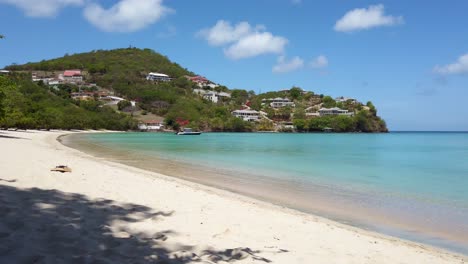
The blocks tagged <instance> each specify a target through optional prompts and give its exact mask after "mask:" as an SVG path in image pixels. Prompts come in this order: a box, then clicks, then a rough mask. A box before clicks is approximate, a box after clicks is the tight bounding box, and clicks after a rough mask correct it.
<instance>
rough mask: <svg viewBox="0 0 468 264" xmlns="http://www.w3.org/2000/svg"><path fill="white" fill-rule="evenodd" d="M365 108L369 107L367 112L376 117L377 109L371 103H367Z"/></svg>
mask: <svg viewBox="0 0 468 264" xmlns="http://www.w3.org/2000/svg"><path fill="white" fill-rule="evenodd" d="M366 106H367V107H369V111H370V112H371V114H372V115H374V116H377V109H376V108H375V106H374V104H373V103H372V102H371V101H369V102H367V104H366Z"/></svg>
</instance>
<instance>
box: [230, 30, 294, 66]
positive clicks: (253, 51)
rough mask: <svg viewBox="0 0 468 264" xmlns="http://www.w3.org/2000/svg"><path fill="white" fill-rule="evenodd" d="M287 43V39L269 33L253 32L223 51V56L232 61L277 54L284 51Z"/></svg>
mask: <svg viewBox="0 0 468 264" xmlns="http://www.w3.org/2000/svg"><path fill="white" fill-rule="evenodd" d="M287 43H288V40H287V39H285V38H283V37H278V36H273V34H271V33H270V32H255V33H253V34H250V35H248V36H245V37H243V38H241V39H240V40H239V41H238V42H236V43H234V44H233V45H231V46H230V47H228V48H226V49H224V54H225V55H226V56H227V57H228V58H231V59H234V60H237V59H244V58H250V57H255V56H258V55H261V54H266V53H274V54H278V53H282V52H283V51H284V46H285V45H286V44H287Z"/></svg>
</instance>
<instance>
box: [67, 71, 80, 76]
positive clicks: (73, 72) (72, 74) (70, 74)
mask: <svg viewBox="0 0 468 264" xmlns="http://www.w3.org/2000/svg"><path fill="white" fill-rule="evenodd" d="M63 76H65V77H72V76H81V71H80V70H66V71H64V72H63Z"/></svg>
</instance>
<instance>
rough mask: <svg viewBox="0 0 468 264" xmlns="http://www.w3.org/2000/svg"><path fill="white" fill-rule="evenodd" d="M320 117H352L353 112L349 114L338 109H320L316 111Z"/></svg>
mask: <svg viewBox="0 0 468 264" xmlns="http://www.w3.org/2000/svg"><path fill="white" fill-rule="evenodd" d="M318 112H319V114H320V116H330V115H346V116H352V115H354V113H353V112H349V111H348V110H344V109H341V108H338V107H333V108H320V109H319V110H318Z"/></svg>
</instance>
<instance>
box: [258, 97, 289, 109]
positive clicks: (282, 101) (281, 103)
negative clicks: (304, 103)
mask: <svg viewBox="0 0 468 264" xmlns="http://www.w3.org/2000/svg"><path fill="white" fill-rule="evenodd" d="M267 102H268V103H269V105H270V106H271V107H273V108H281V107H286V106H289V107H295V106H296V104H294V102H292V101H291V100H289V99H288V98H281V97H277V98H270V99H263V100H262V104H266V103H267Z"/></svg>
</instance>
